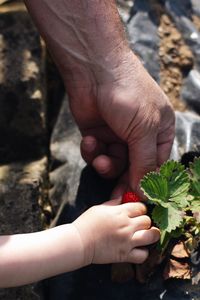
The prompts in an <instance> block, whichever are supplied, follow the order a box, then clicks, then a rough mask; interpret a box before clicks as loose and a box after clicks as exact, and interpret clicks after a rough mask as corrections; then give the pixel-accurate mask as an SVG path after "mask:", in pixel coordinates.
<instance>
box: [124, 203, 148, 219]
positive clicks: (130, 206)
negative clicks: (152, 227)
mask: <svg viewBox="0 0 200 300" xmlns="http://www.w3.org/2000/svg"><path fill="white" fill-rule="evenodd" d="M122 208H123V209H124V210H125V211H126V213H127V215H128V216H129V218H135V217H138V216H141V215H145V214H146V213H147V208H146V206H145V205H144V204H143V203H141V202H136V203H125V204H122Z"/></svg>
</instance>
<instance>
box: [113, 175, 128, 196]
mask: <svg viewBox="0 0 200 300" xmlns="http://www.w3.org/2000/svg"><path fill="white" fill-rule="evenodd" d="M128 186H129V185H128V172H126V173H124V174H123V175H122V176H121V177H120V179H119V181H118V183H117V185H116V187H115V188H114V189H113V191H112V194H111V199H116V198H120V197H121V199H122V196H123V194H124V193H125V192H126V191H127V189H128Z"/></svg>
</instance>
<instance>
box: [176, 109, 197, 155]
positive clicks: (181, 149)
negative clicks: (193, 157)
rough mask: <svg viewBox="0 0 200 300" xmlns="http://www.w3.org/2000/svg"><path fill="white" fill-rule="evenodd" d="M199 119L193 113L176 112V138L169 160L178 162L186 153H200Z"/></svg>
mask: <svg viewBox="0 0 200 300" xmlns="http://www.w3.org/2000/svg"><path fill="white" fill-rule="evenodd" d="M199 132H200V117H199V116H198V115H197V114H195V113H193V112H178V111H177V112H176V137H175V141H174V144H173V148H172V152H171V159H175V160H180V159H181V157H182V156H183V155H184V154H185V153H188V152H190V153H191V152H192V153H194V154H195V153H198V152H199V151H200V135H199Z"/></svg>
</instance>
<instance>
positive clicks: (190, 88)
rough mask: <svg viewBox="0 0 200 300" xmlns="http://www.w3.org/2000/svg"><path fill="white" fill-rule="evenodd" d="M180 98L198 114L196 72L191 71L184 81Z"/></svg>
mask: <svg viewBox="0 0 200 300" xmlns="http://www.w3.org/2000/svg"><path fill="white" fill-rule="evenodd" d="M181 97H182V99H183V100H184V101H185V102H186V103H187V105H188V106H189V107H190V108H191V109H193V110H194V111H196V112H197V113H198V114H200V73H199V72H198V71H197V70H191V71H190V72H189V74H188V76H187V77H186V79H185V80H184V83H183V88H182V91H181Z"/></svg>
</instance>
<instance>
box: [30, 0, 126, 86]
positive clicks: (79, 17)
mask: <svg viewBox="0 0 200 300" xmlns="http://www.w3.org/2000/svg"><path fill="white" fill-rule="evenodd" d="M25 3H26V5H27V8H28V9H29V12H30V14H31V15H32V17H33V19H34V20H35V23H36V24H37V26H38V28H39V30H40V33H41V34H42V36H43V37H44V39H45V41H46V43H47V45H48V47H49V49H50V51H51V53H52V55H53V57H54V58H55V61H56V63H57V65H58V67H59V69H60V71H61V74H62V76H63V78H64V81H65V83H66V84H68V85H69V86H71V85H73V86H74V85H77V83H78V85H79V86H80V83H82V84H84V83H90V82H91V81H93V80H95V81H97V82H101V80H102V79H103V80H108V79H109V76H111V77H112V76H113V72H112V74H111V71H113V69H117V68H118V67H119V65H120V66H121V64H123V63H124V57H126V55H129V52H130V49H129V46H128V43H127V39H126V35H125V31H124V28H123V26H122V23H121V20H120V17H119V14H118V11H117V7H116V4H115V0H109V1H108V0H75V1H69V0H57V1H54V0H34V1H33V0H25ZM123 54H124V55H123ZM106 77H108V78H106Z"/></svg>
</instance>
